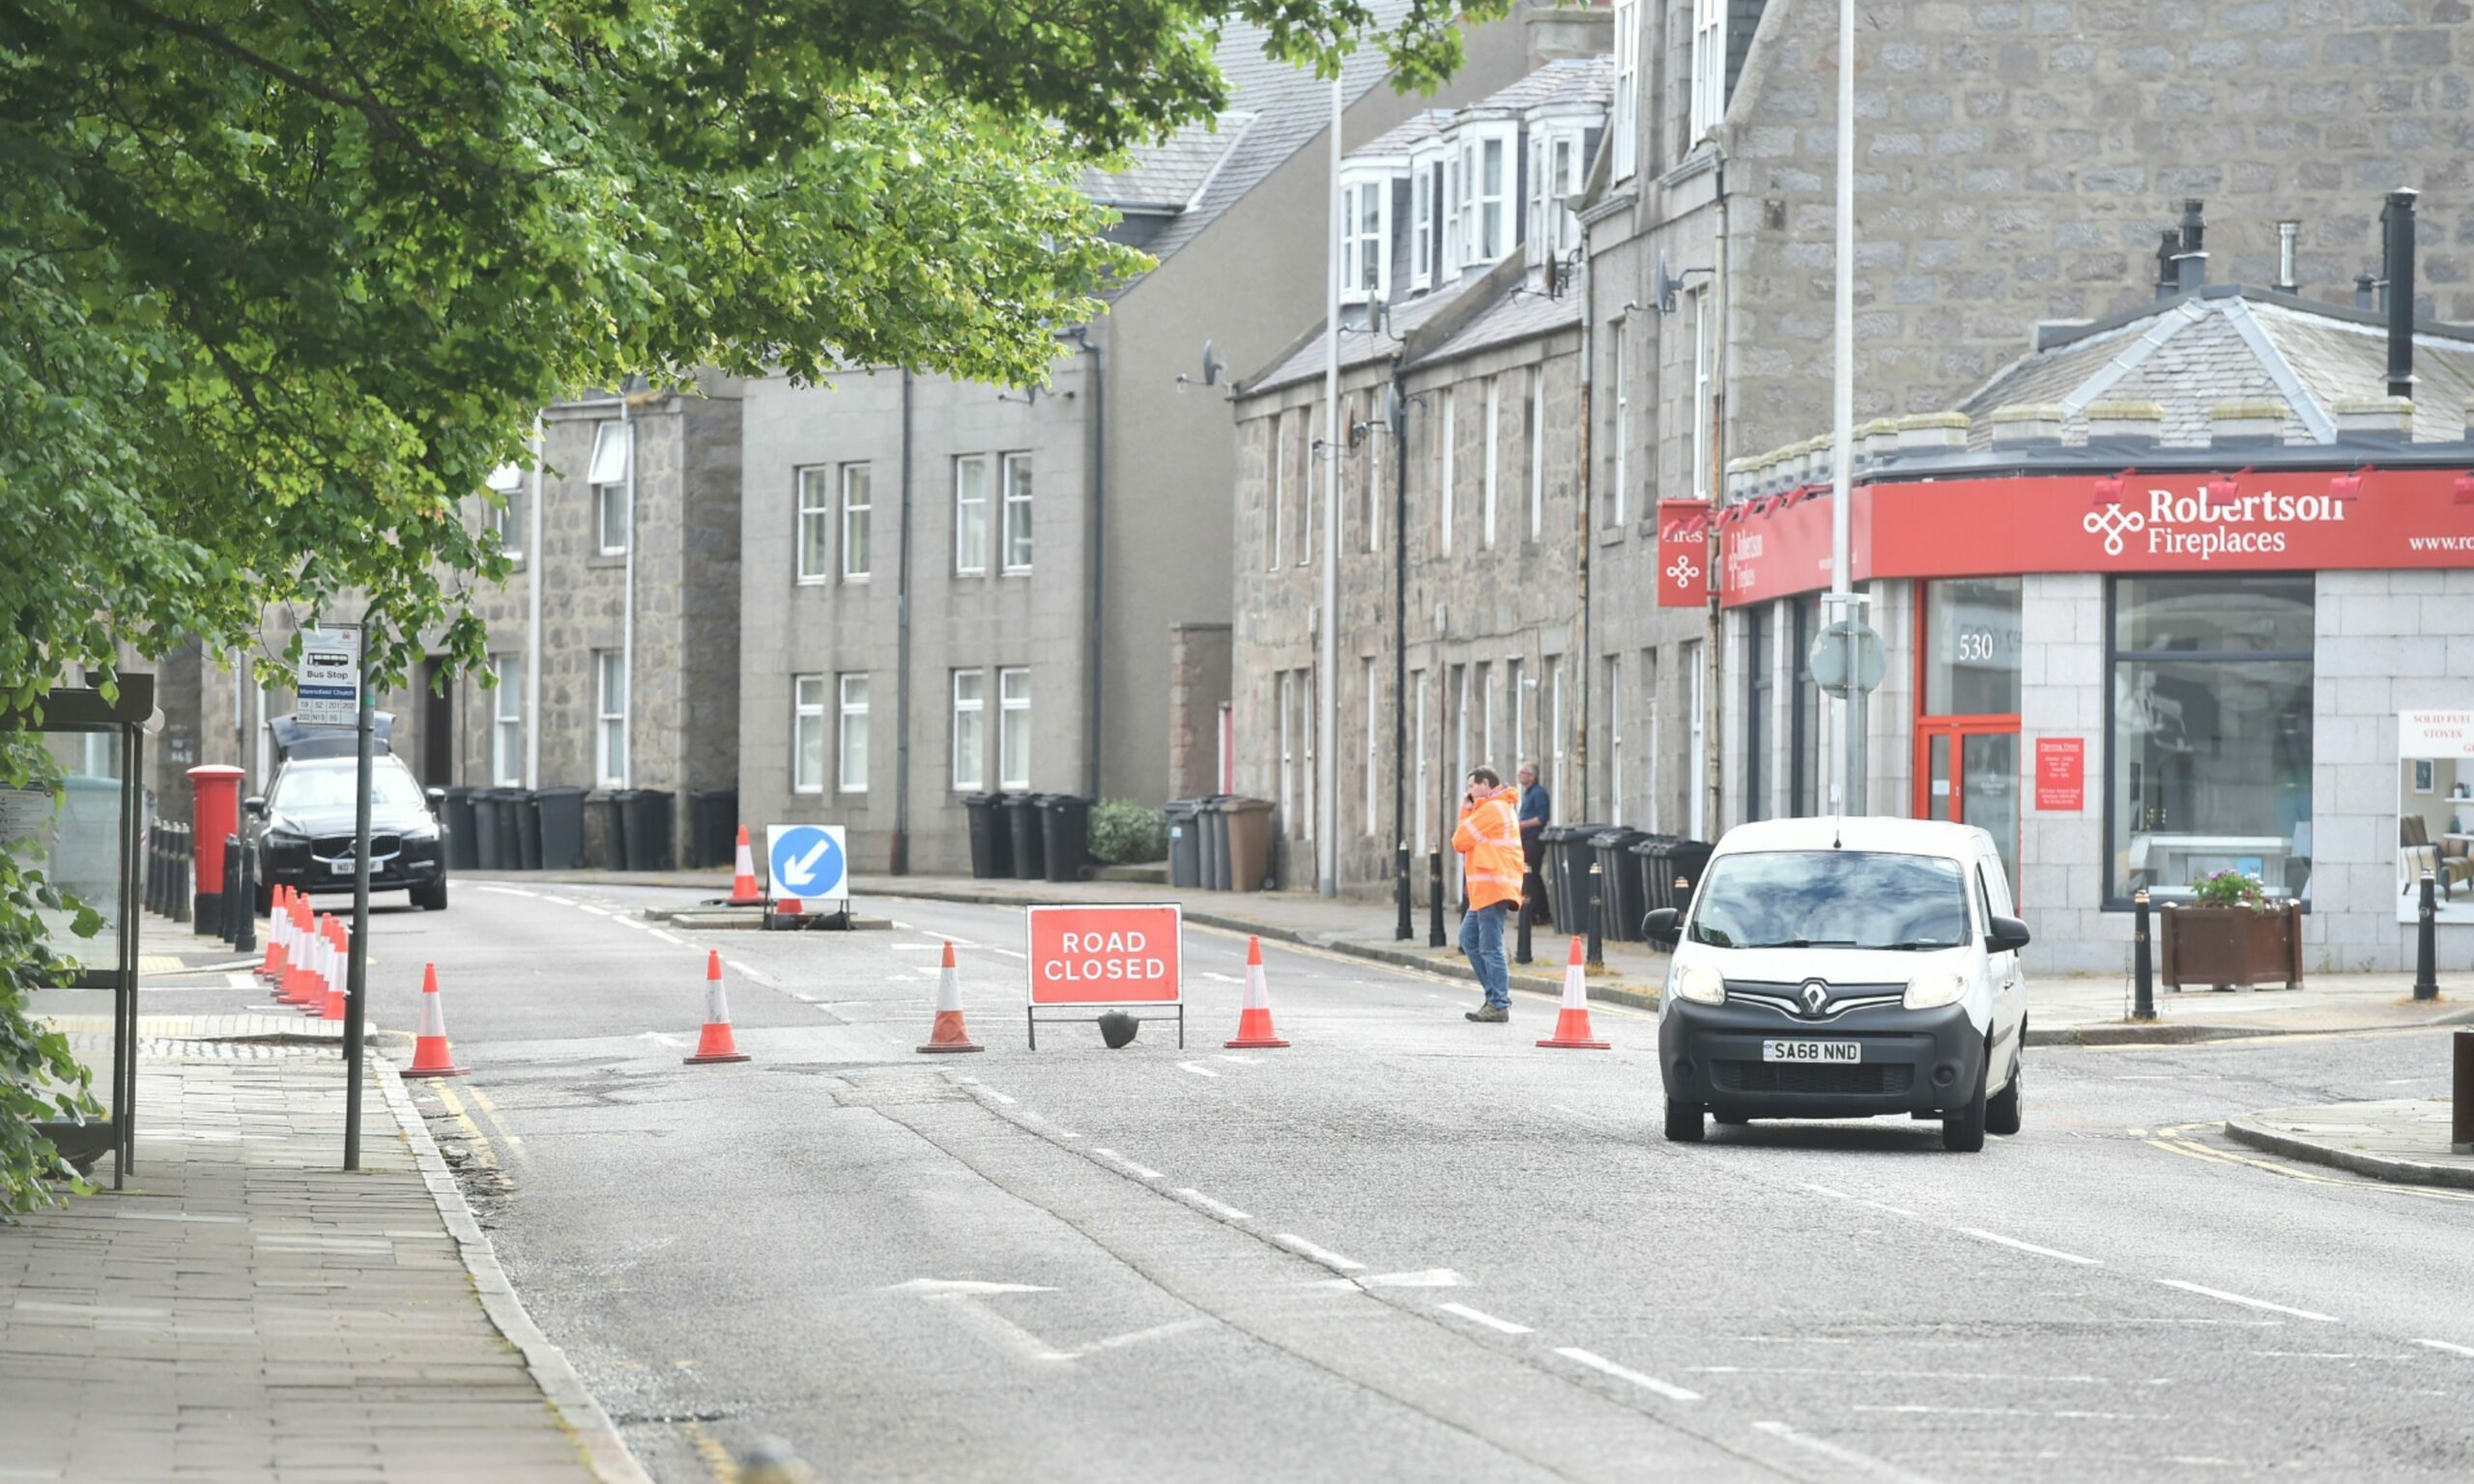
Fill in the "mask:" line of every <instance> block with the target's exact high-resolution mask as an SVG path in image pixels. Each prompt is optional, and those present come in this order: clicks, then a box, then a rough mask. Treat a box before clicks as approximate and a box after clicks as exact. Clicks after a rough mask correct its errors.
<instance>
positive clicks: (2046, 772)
mask: <svg viewBox="0 0 2474 1484" xmlns="http://www.w3.org/2000/svg"><path fill="white" fill-rule="evenodd" d="M2036 808H2038V809H2040V810H2044V811H2047V812H2049V813H2074V814H2075V813H2082V812H2083V811H2085V810H2086V808H2087V739H2086V737H2038V738H2036Z"/></svg>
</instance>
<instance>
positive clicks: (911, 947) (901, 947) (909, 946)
mask: <svg viewBox="0 0 2474 1484" xmlns="http://www.w3.org/2000/svg"><path fill="white" fill-rule="evenodd" d="M944 946H945V945H944V943H943V942H942V941H938V942H935V943H888V944H886V945H885V947H887V948H889V949H892V950H893V951H894V952H895V953H897V954H933V953H935V952H936V951H937V950H939V949H941V948H943V947H944Z"/></svg>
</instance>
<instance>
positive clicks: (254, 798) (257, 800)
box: [241, 793, 267, 819]
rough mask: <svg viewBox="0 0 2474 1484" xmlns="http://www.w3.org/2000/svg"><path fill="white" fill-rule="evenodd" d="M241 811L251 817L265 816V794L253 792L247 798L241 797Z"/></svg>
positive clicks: (261, 817) (259, 817) (260, 817)
mask: <svg viewBox="0 0 2474 1484" xmlns="http://www.w3.org/2000/svg"><path fill="white" fill-rule="evenodd" d="M241 813H245V814H246V815H248V816H249V817H250V818H252V819H263V818H265V817H266V813H267V796H266V795H265V794H263V793H253V794H251V795H249V796H248V797H247V798H245V799H243V800H242V801H241Z"/></svg>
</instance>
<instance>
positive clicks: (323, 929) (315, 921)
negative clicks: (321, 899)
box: [301, 912, 337, 1015]
mask: <svg viewBox="0 0 2474 1484" xmlns="http://www.w3.org/2000/svg"><path fill="white" fill-rule="evenodd" d="M333 926H334V919H332V918H331V917H328V916H326V915H325V914H324V913H314V912H313V913H311V914H310V917H309V978H308V981H307V982H306V983H305V984H303V985H302V986H301V987H302V995H301V1013H302V1014H304V1015H320V1014H324V1013H326V1010H327V991H328V990H329V989H330V988H331V986H332V985H334V983H335V980H336V977H337V976H336V973H335V938H334V933H333V931H332V928H333Z"/></svg>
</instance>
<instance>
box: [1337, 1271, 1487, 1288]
mask: <svg viewBox="0 0 2474 1484" xmlns="http://www.w3.org/2000/svg"><path fill="white" fill-rule="evenodd" d="M1340 1281H1341V1282H1343V1283H1354V1284H1356V1285H1357V1286H1358V1287H1360V1288H1458V1287H1460V1285H1461V1277H1460V1274H1458V1273H1456V1272H1454V1271H1453V1270H1451V1269H1449V1268H1422V1269H1419V1270H1417V1271H1415V1272H1370V1273H1367V1274H1366V1276H1365V1277H1362V1278H1342V1279H1341V1280H1340Z"/></svg>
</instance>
